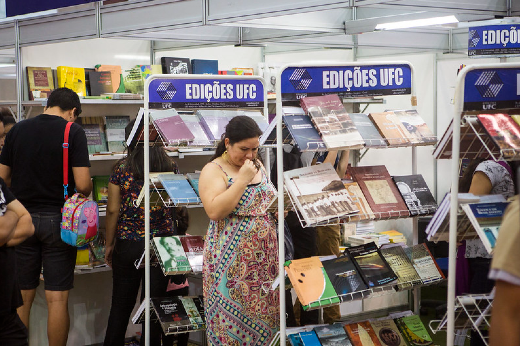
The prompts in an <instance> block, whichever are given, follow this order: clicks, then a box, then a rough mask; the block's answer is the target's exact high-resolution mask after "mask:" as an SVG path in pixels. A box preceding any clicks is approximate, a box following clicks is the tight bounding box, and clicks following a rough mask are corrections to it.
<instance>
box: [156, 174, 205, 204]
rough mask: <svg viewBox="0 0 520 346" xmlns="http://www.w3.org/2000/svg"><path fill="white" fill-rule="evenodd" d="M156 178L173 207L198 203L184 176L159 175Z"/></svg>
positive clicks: (197, 198) (198, 200)
mask: <svg viewBox="0 0 520 346" xmlns="http://www.w3.org/2000/svg"><path fill="white" fill-rule="evenodd" d="M157 177H158V179H159V181H160V183H161V184H162V186H163V188H164V189H165V190H166V192H167V193H168V195H169V196H170V200H171V201H172V202H173V203H174V204H175V205H186V204H197V203H200V199H199V197H198V196H197V194H196V193H195V190H193V188H192V187H191V185H190V183H189V182H188V179H186V176H185V175H184V174H175V173H161V174H159V175H158V176H157Z"/></svg>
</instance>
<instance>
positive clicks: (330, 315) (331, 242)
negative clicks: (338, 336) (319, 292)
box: [316, 225, 341, 323]
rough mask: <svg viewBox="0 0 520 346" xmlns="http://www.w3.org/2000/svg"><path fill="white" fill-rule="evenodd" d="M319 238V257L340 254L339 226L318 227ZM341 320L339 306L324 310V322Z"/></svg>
mask: <svg viewBox="0 0 520 346" xmlns="http://www.w3.org/2000/svg"><path fill="white" fill-rule="evenodd" d="M316 233H317V237H318V255H319V256H329V255H336V256H338V255H339V254H340V251H339V245H340V239H341V232H340V226H339V225H330V226H321V227H316ZM340 319H341V313H340V308H339V305H334V306H329V307H326V308H323V322H325V323H334V322H336V321H339V320H340Z"/></svg>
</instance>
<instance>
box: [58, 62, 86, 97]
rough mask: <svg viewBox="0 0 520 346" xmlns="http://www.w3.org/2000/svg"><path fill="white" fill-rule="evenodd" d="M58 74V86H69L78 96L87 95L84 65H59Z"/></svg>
mask: <svg viewBox="0 0 520 346" xmlns="http://www.w3.org/2000/svg"><path fill="white" fill-rule="evenodd" d="M56 74H57V76H58V78H57V79H58V87H59V88H63V87H65V88H69V89H71V90H73V91H74V92H75V93H77V94H78V96H87V90H86V85H85V69H84V68H82V67H70V66H58V67H57V68H56Z"/></svg>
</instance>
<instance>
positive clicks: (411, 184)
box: [392, 174, 437, 216]
mask: <svg viewBox="0 0 520 346" xmlns="http://www.w3.org/2000/svg"><path fill="white" fill-rule="evenodd" d="M392 179H393V180H394V182H395V185H396V186H397V188H398V189H399V193H400V194H401V197H403V200H404V202H405V203H406V206H407V207H408V210H409V211H410V215H411V216H417V215H429V214H433V213H435V210H437V202H436V201H435V197H433V195H432V193H431V191H430V189H429V188H428V185H427V184H426V181H424V178H423V176H422V175H420V174H412V175H404V176H393V177H392Z"/></svg>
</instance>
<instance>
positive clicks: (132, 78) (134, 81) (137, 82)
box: [122, 66, 144, 95]
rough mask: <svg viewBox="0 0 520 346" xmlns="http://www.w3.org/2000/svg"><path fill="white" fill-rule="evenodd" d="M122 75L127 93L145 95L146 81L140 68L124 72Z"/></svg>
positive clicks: (136, 67)
mask: <svg viewBox="0 0 520 346" xmlns="http://www.w3.org/2000/svg"><path fill="white" fill-rule="evenodd" d="M122 75H123V84H124V86H125V92H126V93H130V94H141V95H143V94H144V79H143V75H142V73H141V68H140V67H139V66H135V67H132V68H130V69H128V70H124V71H123V73H122Z"/></svg>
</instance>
